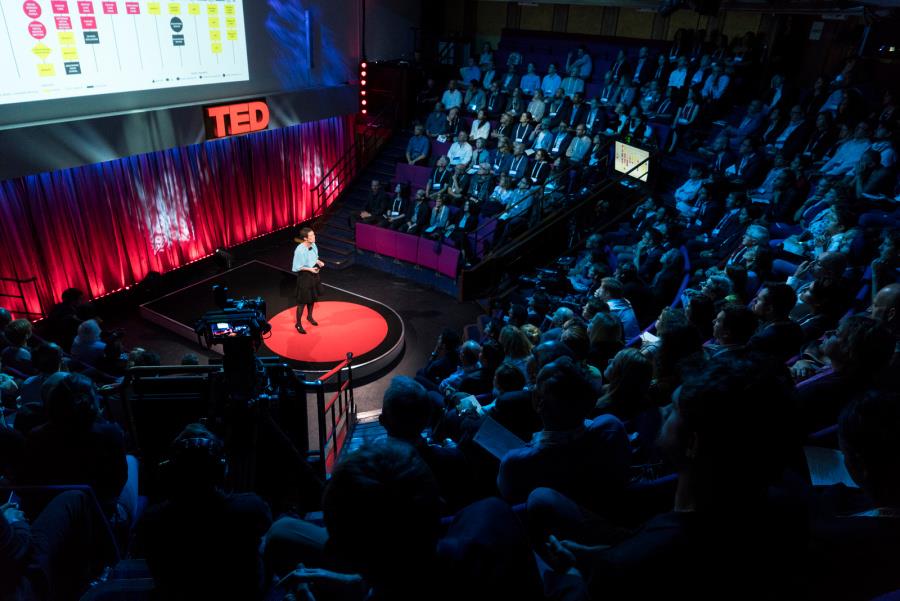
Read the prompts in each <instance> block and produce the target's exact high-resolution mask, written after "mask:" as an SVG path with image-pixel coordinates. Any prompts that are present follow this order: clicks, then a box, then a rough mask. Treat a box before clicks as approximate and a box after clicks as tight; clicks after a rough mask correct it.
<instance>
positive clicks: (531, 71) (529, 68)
mask: <svg viewBox="0 0 900 601" xmlns="http://www.w3.org/2000/svg"><path fill="white" fill-rule="evenodd" d="M526 69H527V70H528V73H534V63H528V67H526Z"/></svg>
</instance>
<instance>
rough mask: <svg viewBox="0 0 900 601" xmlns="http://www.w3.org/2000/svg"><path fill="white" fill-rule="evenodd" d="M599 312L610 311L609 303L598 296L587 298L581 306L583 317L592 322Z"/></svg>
mask: <svg viewBox="0 0 900 601" xmlns="http://www.w3.org/2000/svg"><path fill="white" fill-rule="evenodd" d="M597 313H609V305H607V304H606V301H603V300H600V299H599V298H597V297H591V298H589V299H587V301H585V303H584V306H583V307H582V308H581V318H582V319H583V320H585V321H586V322H588V324H590V323H591V321H593V319H594V316H595V315H597Z"/></svg>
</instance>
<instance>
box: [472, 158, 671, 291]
mask: <svg viewBox="0 0 900 601" xmlns="http://www.w3.org/2000/svg"><path fill="white" fill-rule="evenodd" d="M654 156H655V155H654V154H652V153H651V154H649V155H648V156H647V158H646V159H644V160H643V161H641V162H640V163H637V164H636V165H634V166H633V167H632V168H631V169H629V170H628V171H626V172H625V173H616V174H615V176H612V177H607V178H606V180H604V182H602V183H600V184H598V185H597V186H596V187H595V189H594V190H592V191H591V192H590V193H589V194H587V195H586V196H585V197H584V198H582V199H580V200H579V201H578V202H575V203H569V204H567V205H564V206H563V207H562V208H561V210H559V211H555V212H554V213H553V218H552V219H549V218H545V219H543V220H542V221H541V223H539V224H537V225H536V226H535V227H532V228H529V229H528V230H527V232H525V233H522V234H520V235H519V236H517V237H515V238H513V239H511V240H509V241H508V242H507V243H506V244H504V245H503V246H502V250H501V248H500V247H498V248H496V249H492V252H491V253H490V254H489V255H488V256H486V257H485V258H483V259H482V260H481V261H480V262H479V263H478V264H477V265H475V266H474V267H473V269H471V270H468V271H467V273H469V274H470V275H471V276H474V277H476V278H477V277H479V276H477V275H475V272H479V271H484V270H486V269H489V267H490V265H489V264H491V263H497V261H498V260H502V259H503V257H504V256H505V257H507V258H508V257H509V256H510V253H511V252H513V251H514V250H515V249H517V248H520V247H522V246H523V245H524V244H526V243H527V241H528V240H531V239H533V238H534V236H536V235H537V234H539V233H540V232H543V231H545V230H546V229H547V228H549V227H552V226H553V224H556V223H559V222H560V221H561V220H565V219H568V218H569V217H571V216H572V215H574V214H575V213H576V212H577V211H580V210H582V208H583V207H584V206H585V204H586V203H587V202H588V201H592V200H595V199H596V198H597V197H598V196H599V195H600V194H602V193H603V192H605V191H606V190H608V189H609V188H611V187H612V186H613V185H615V184H616V183H618V182H620V181H622V180H623V179H624V178H625V176H627V175H630V174H631V173H632V172H633V171H635V170H637V169H639V168H640V167H641V166H642V165H644V164H645V163H647V162H648V161H650V160H651V159H652V158H653V157H654ZM633 209H634V207H633V206H632V207H629V208H628V209H627V210H626V212H627V211H632V210H633ZM548 217H549V216H548ZM620 217H621V215H620ZM503 268H504V269H507V270H508V268H509V265H508V264H504V265H503ZM497 283H498V282H496V281H495V285H496V284H497Z"/></svg>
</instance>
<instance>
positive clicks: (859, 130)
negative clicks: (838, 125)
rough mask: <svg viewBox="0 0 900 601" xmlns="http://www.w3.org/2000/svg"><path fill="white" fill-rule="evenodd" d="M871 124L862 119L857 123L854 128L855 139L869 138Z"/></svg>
mask: <svg viewBox="0 0 900 601" xmlns="http://www.w3.org/2000/svg"><path fill="white" fill-rule="evenodd" d="M869 132H870V128H869V124H868V123H866V122H865V121H860V122H859V123H857V124H856V127H855V128H853V139H854V140H868V139H869Z"/></svg>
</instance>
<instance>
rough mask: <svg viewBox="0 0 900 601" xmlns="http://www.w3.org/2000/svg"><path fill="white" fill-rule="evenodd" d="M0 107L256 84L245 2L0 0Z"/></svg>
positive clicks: (185, 0) (191, 0) (213, 0)
mask: <svg viewBox="0 0 900 601" xmlns="http://www.w3.org/2000/svg"><path fill="white" fill-rule="evenodd" d="M0 25H2V27H0V48H2V50H0V54H3V55H8V58H9V60H3V61H0V81H2V82H3V85H2V87H0V105H4V104H12V103H26V102H36V101H46V100H61V99H71V98H79V97H83V96H95V95H98V94H115V93H123V92H141V91H147V90H164V89H169V88H178V87H185V86H197V85H205V84H220V83H231V82H239V81H247V80H249V79H250V71H249V67H248V62H247V41H246V34H245V29H244V7H243V0H183V1H181V2H171V1H158V2H155V1H146V0H142V1H140V2H137V1H126V0H110V1H106V0H24V1H23V0H0Z"/></svg>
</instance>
